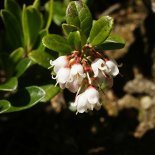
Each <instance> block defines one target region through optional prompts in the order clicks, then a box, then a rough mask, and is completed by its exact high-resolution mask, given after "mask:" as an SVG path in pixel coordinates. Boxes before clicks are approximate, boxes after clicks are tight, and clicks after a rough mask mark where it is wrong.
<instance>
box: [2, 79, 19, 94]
mask: <svg viewBox="0 0 155 155" xmlns="http://www.w3.org/2000/svg"><path fill="white" fill-rule="evenodd" d="M17 86H18V80H17V78H16V77H12V78H10V79H9V80H7V81H6V82H5V83H3V84H0V90H1V91H14V90H16V88H17Z"/></svg>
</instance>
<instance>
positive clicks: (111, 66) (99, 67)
mask: <svg viewBox="0 0 155 155" xmlns="http://www.w3.org/2000/svg"><path fill="white" fill-rule="evenodd" d="M91 67H92V70H93V72H94V77H98V76H99V74H100V72H102V74H105V73H106V74H108V75H112V76H116V75H117V74H119V69H118V67H117V63H116V62H115V61H114V60H108V61H106V62H105V61H104V60H102V59H99V58H97V59H95V60H94V61H93V62H92V64H91ZM106 74H105V77H106Z"/></svg>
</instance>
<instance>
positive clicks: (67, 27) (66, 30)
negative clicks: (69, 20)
mask: <svg viewBox="0 0 155 155" xmlns="http://www.w3.org/2000/svg"><path fill="white" fill-rule="evenodd" d="M62 29H63V32H64V34H65V35H66V36H68V35H69V33H70V32H74V31H77V30H78V27H76V26H74V25H70V24H66V23H64V24H62Z"/></svg>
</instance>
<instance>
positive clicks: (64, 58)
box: [50, 56, 69, 73]
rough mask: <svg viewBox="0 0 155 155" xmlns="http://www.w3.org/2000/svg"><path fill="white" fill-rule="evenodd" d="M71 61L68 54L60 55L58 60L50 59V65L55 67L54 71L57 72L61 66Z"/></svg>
mask: <svg viewBox="0 0 155 155" xmlns="http://www.w3.org/2000/svg"><path fill="white" fill-rule="evenodd" d="M68 63H69V61H68V58H67V56H60V57H58V58H57V59H56V60H54V61H52V60H50V65H51V66H52V67H54V72H55V73H57V72H58V71H59V70H60V69H61V68H63V67H66V66H67V65H68Z"/></svg>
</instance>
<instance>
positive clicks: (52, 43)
mask: <svg viewBox="0 0 155 155" xmlns="http://www.w3.org/2000/svg"><path fill="white" fill-rule="evenodd" d="M42 42H43V45H44V46H45V47H47V48H49V49H51V50H53V51H56V52H59V53H60V54H62V55H63V54H64V55H65V54H70V53H71V51H72V49H71V47H70V45H69V44H68V42H67V40H66V39H65V38H63V37H61V36H59V35H56V34H48V35H46V36H45V37H44V38H43V40H42Z"/></svg>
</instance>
